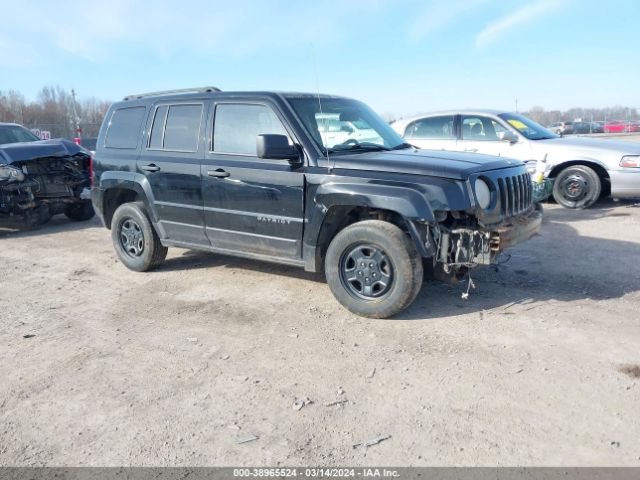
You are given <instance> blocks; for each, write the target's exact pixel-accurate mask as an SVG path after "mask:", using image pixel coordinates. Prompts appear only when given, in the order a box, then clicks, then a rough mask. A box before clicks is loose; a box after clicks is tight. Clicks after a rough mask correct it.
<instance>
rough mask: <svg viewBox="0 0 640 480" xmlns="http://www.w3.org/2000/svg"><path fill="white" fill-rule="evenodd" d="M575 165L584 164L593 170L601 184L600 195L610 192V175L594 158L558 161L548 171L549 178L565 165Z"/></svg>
mask: <svg viewBox="0 0 640 480" xmlns="http://www.w3.org/2000/svg"><path fill="white" fill-rule="evenodd" d="M576 165H584V166H585V167H589V168H591V169H592V170H593V171H594V172H596V174H597V175H598V178H600V182H601V184H602V193H601V195H602V196H607V195H609V194H610V193H611V177H610V176H609V172H608V171H607V169H606V168H605V166H604V165H602V164H601V163H600V162H598V161H596V160H590V159H582V160H568V161H566V162H562V163H559V164H558V165H554V166H553V168H552V169H551V171H550V172H549V178H553V179H555V178H556V177H557V176H558V174H559V173H560V172H561V171H562V170H564V169H565V168H567V167H573V166H576Z"/></svg>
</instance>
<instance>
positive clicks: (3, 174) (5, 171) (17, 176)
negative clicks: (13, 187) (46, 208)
mask: <svg viewBox="0 0 640 480" xmlns="http://www.w3.org/2000/svg"><path fill="white" fill-rule="evenodd" d="M23 180H24V173H22V170H20V169H19V168H16V167H14V166H12V165H0V182H3V183H11V182H21V181H23Z"/></svg>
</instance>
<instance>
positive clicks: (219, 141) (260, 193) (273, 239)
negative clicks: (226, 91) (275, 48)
mask: <svg viewBox="0 0 640 480" xmlns="http://www.w3.org/2000/svg"><path fill="white" fill-rule="evenodd" d="M212 113H213V115H212V117H213V119H212V121H210V122H209V127H208V128H209V131H210V132H212V134H213V135H212V139H211V143H210V148H209V150H210V151H209V152H207V154H206V155H205V160H204V163H203V165H202V171H201V175H202V192H203V200H204V218H205V226H206V234H207V236H208V238H209V241H210V242H211V245H213V246H214V247H217V248H219V249H224V250H229V251H234V250H238V251H243V252H251V253H254V254H258V255H264V256H266V257H274V258H280V259H284V258H287V259H301V256H302V232H303V226H304V224H303V221H304V169H305V167H304V166H295V167H294V166H291V165H290V164H289V162H288V161H286V160H265V159H261V158H258V157H257V156H256V137H257V135H259V134H269V133H273V134H282V135H287V136H289V138H290V139H293V136H292V134H291V130H290V129H289V128H288V127H287V126H286V123H285V122H284V121H283V119H284V117H283V116H282V115H281V114H280V113H279V111H278V108H277V106H276V105H274V104H272V103H271V102H270V101H269V100H268V99H264V100H259V101H256V100H247V101H235V100H234V101H233V102H223V101H220V102H216V103H215V105H214V110H213V112H212ZM291 141H293V140H291Z"/></svg>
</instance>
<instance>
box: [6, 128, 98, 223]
mask: <svg viewBox="0 0 640 480" xmlns="http://www.w3.org/2000/svg"><path fill="white" fill-rule="evenodd" d="M7 140H9V141H13V140H17V143H4V144H2V142H3V141H4V142H6V141H7ZM90 170H91V155H90V154H89V152H88V151H87V150H85V149H83V148H82V147H80V146H78V145H76V144H75V143H73V142H70V141H68V140H64V139H59V140H43V141H40V140H38V137H36V136H35V135H33V134H31V132H29V130H27V129H26V128H24V127H22V126H20V125H16V124H0V219H2V218H11V217H17V218H18V219H19V220H20V221H21V222H22V223H23V224H24V225H25V226H26V227H35V226H38V225H42V224H45V223H47V222H48V221H49V220H50V219H51V217H52V216H53V215H56V214H59V213H63V214H65V215H66V216H67V217H68V218H70V219H71V220H76V221H83V220H88V219H90V218H91V217H93V215H94V211H93V207H92V205H91V200H90V190H89V187H90Z"/></svg>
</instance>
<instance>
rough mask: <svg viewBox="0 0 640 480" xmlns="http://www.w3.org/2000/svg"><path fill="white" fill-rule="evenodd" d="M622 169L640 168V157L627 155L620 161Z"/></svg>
mask: <svg viewBox="0 0 640 480" xmlns="http://www.w3.org/2000/svg"><path fill="white" fill-rule="evenodd" d="M620 166H621V167H622V168H640V155H626V156H624V157H622V160H620Z"/></svg>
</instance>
